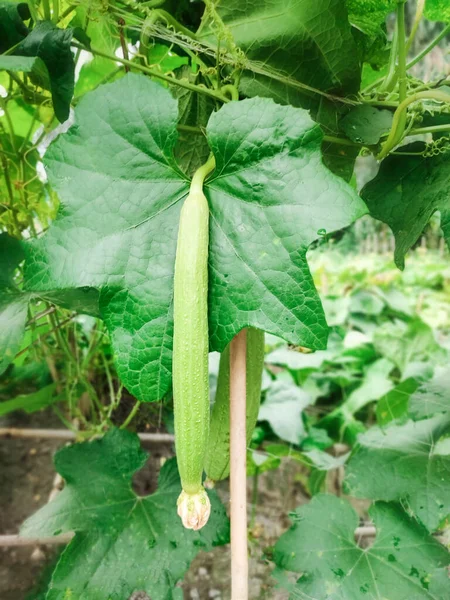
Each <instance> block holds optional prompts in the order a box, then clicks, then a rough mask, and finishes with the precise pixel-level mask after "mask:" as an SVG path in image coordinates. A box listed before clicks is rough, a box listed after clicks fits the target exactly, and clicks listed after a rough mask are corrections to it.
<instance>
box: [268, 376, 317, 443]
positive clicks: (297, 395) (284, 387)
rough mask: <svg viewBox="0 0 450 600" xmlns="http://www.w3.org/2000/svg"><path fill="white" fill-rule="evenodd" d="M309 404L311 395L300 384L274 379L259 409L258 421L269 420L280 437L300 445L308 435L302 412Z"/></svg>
mask: <svg viewBox="0 0 450 600" xmlns="http://www.w3.org/2000/svg"><path fill="white" fill-rule="evenodd" d="M309 404H311V397H310V396H309V394H307V393H306V392H304V391H303V390H302V389H301V388H299V387H298V386H296V385H293V384H290V383H287V382H285V381H274V382H273V383H272V385H271V386H270V388H269V389H268V390H267V393H266V399H265V400H264V402H263V404H262V405H261V407H260V409H259V414H258V421H267V422H268V423H269V425H270V426H271V428H272V429H273V431H274V433H276V434H277V436H278V437H279V438H280V439H282V440H285V441H286V442H289V443H291V444H296V445H299V444H300V441H301V440H302V439H303V438H304V437H305V435H306V434H305V426H304V424H303V419H302V413H303V410H304V409H305V408H306V407H307V406H308V405H309Z"/></svg>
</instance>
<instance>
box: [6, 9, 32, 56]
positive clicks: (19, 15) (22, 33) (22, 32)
mask: <svg viewBox="0 0 450 600" xmlns="http://www.w3.org/2000/svg"><path fill="white" fill-rule="evenodd" d="M29 18H30V11H29V8H28V5H27V4H26V3H25V2H20V3H16V2H0V54H3V52H6V50H9V48H12V46H15V45H16V44H18V43H19V42H21V41H22V40H23V38H24V37H26V35H27V34H28V28H27V26H26V25H25V23H24V22H23V21H24V20H26V19H29Z"/></svg>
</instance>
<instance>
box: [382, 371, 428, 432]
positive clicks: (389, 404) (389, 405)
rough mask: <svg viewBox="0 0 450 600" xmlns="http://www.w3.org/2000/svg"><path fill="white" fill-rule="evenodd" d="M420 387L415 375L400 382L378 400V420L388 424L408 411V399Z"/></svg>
mask: <svg viewBox="0 0 450 600" xmlns="http://www.w3.org/2000/svg"><path fill="white" fill-rule="evenodd" d="M418 387H419V382H418V381H417V379H414V378H413V377H409V378H408V379H405V381H402V382H400V383H399V384H398V385H397V386H396V387H395V388H394V389H393V390H391V391H390V392H388V393H387V394H385V395H384V396H383V397H382V398H380V399H379V400H378V402H377V421H378V423H379V424H380V425H386V424H387V423H389V422H390V421H393V420H395V419H399V418H400V417H402V416H403V415H405V414H406V413H407V411H408V401H409V399H410V396H411V394H413V393H414V392H415V391H416V390H417V388H418Z"/></svg>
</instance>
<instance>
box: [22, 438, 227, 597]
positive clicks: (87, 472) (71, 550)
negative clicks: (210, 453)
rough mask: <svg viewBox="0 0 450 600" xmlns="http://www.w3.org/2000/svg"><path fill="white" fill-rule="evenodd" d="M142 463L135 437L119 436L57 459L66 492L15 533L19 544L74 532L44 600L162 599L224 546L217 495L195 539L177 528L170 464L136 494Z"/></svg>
mask: <svg viewBox="0 0 450 600" xmlns="http://www.w3.org/2000/svg"><path fill="white" fill-rule="evenodd" d="M146 460H147V454H146V453H145V452H144V451H143V450H142V449H141V447H140V442H139V438H138V436H137V435H135V434H132V433H128V432H126V431H120V430H111V431H110V432H108V433H107V434H106V435H105V436H104V437H103V439H100V440H95V441H93V442H86V443H83V444H76V445H74V446H71V447H68V448H64V449H62V450H60V451H59V452H58V453H57V454H56V456H55V465H56V469H57V471H58V472H59V473H60V474H61V475H62V476H63V477H64V479H65V481H66V486H65V488H64V490H63V491H62V492H61V493H60V494H58V496H57V497H56V498H55V499H54V500H53V501H52V502H50V503H49V504H46V505H45V506H44V507H43V508H41V509H40V510H39V511H38V512H37V513H35V514H34V515H33V516H32V517H30V518H29V519H28V520H27V521H26V522H25V523H24V525H23V526H22V529H21V535H22V536H25V537H36V536H37V537H39V536H44V537H45V536H52V535H56V534H58V533H60V532H70V531H74V532H75V533H76V535H75V537H74V539H73V540H72V541H71V542H70V543H69V545H68V546H67V548H66V550H65V551H64V553H63V555H62V556H61V559H60V560H59V562H58V565H57V567H56V570H55V572H54V573H53V578H52V582H51V585H50V589H49V591H48V594H47V600H66V599H67V598H68V597H69V594H70V596H71V597H73V598H80V599H81V598H83V600H105V598H121V599H122V598H129V596H130V595H131V594H132V593H133V592H134V591H138V590H140V591H145V592H147V593H148V594H149V595H150V597H151V598H152V600H167V599H168V598H172V592H173V588H174V587H175V584H176V583H177V581H179V580H180V579H181V578H182V577H183V575H184V573H185V571H186V570H187V568H188V567H189V564H190V562H191V561H192V560H193V559H194V557H195V556H196V555H197V554H198V552H199V551H200V550H205V551H208V550H211V549H212V547H213V546H216V545H219V544H224V543H227V541H228V531H229V526H228V519H227V517H226V514H225V508H224V507H223V506H222V504H221V503H220V501H219V500H218V498H217V495H216V494H215V492H210V493H209V495H210V498H211V503H212V511H211V517H210V520H209V522H208V524H207V525H206V526H205V527H204V528H203V529H202V530H201V532H194V531H190V530H187V529H185V528H184V527H183V525H182V524H181V521H180V519H179V518H178V517H177V514H176V502H177V497H178V495H179V492H180V485H181V484H180V480H179V476H178V471H177V468H176V463H175V460H174V459H172V460H169V461H167V462H166V464H165V465H164V466H163V468H162V469H161V472H160V475H159V481H158V489H157V490H156V492H155V493H154V494H152V495H151V496H146V497H142V496H137V495H136V494H135V493H134V491H133V490H132V488H131V478H132V476H133V474H134V473H135V472H136V471H138V470H139V469H140V468H141V467H143V466H144V464H145V462H146Z"/></svg>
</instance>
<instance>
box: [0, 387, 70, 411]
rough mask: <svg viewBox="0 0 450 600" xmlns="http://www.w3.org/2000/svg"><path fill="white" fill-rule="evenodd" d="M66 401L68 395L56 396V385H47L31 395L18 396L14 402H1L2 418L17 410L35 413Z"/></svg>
mask: <svg viewBox="0 0 450 600" xmlns="http://www.w3.org/2000/svg"><path fill="white" fill-rule="evenodd" d="M65 399H66V394H65V393H63V394H58V395H56V394H55V384H53V383H52V384H51V385H47V386H46V387H44V388H42V389H41V390H38V391H37V392H33V393H31V394H23V395H20V396H16V398H13V399H12V400H6V401H5V402H0V417H2V416H3V415H7V414H9V413H10V412H13V411H15V410H23V411H25V412H26V413H28V414H30V413H34V412H36V411H38V410H41V409H42V408H45V407H46V406H50V405H51V404H54V403H55V402H61V401H62V400H65Z"/></svg>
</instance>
